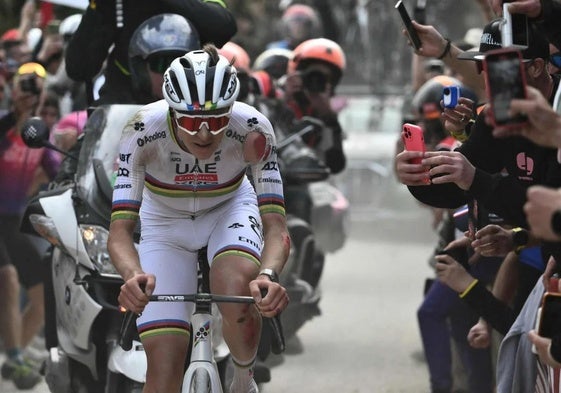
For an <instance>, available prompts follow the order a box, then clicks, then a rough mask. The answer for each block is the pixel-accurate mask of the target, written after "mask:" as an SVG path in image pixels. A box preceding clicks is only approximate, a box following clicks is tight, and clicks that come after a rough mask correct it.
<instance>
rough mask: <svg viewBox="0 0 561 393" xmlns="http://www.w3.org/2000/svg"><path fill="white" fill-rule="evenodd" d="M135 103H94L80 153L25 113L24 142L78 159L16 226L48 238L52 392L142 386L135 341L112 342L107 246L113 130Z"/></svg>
mask: <svg viewBox="0 0 561 393" xmlns="http://www.w3.org/2000/svg"><path fill="white" fill-rule="evenodd" d="M138 108H139V107H138V106H136V105H119V106H112V107H100V108H97V109H95V110H94V111H93V112H92V113H91V115H90V116H89V118H88V121H87V123H86V126H85V132H84V135H83V138H84V139H83V143H82V146H81V150H80V154H79V157H75V156H72V155H71V154H68V153H65V152H61V151H60V150H58V149H57V148H56V147H54V146H53V145H51V144H50V143H49V142H48V138H49V130H48V128H47V127H46V125H45V124H44V123H42V122H41V120H40V119H37V118H33V119H31V120H30V121H28V123H26V125H25V126H24V129H23V132H22V137H23V139H24V141H25V142H26V144H27V145H28V146H30V147H47V148H52V149H55V150H57V151H59V152H61V153H63V154H65V155H67V156H69V158H68V159H67V160H69V161H71V162H74V166H75V167H76V174H75V176H74V178H73V179H72V178H68V179H66V181H63V182H60V183H51V185H50V187H49V189H48V190H47V191H42V192H40V193H39V194H38V195H37V196H36V197H35V198H34V199H32V200H31V201H30V203H29V205H28V207H27V210H26V212H25V216H24V220H23V225H22V231H24V232H27V233H31V234H35V235H37V234H38V235H40V236H42V237H44V238H45V239H47V240H48V241H49V242H50V243H51V245H52V247H51V250H50V256H49V258H48V259H49V263H50V274H49V276H48V277H47V278H46V282H45V311H46V312H45V315H46V319H45V342H46V345H47V349H48V350H49V357H48V358H47V361H46V365H45V380H46V382H47V385H48V387H49V389H50V390H51V391H52V392H57V393H59V392H61V393H67V392H68V393H74V392H87V393H102V392H103V393H109V392H111V393H112V392H115V393H116V392H129V393H132V392H141V391H142V387H143V382H144V378H145V370H146V356H145V355H144V352H143V350H142V345H141V344H140V342H135V345H134V346H133V349H132V350H131V351H129V352H124V351H123V350H122V349H121V348H120V347H119V346H118V339H119V331H120V328H121V322H122V318H123V317H122V315H123V314H122V312H121V310H120V309H119V305H118V303H117V296H118V294H119V291H120V287H121V285H122V284H123V281H122V279H121V277H120V275H119V274H118V273H117V271H116V270H115V269H114V267H113V265H112V264H111V260H110V258H109V254H108V252H107V238H108V234H109V231H108V228H109V219H110V213H111V199H112V193H113V190H112V186H111V184H112V183H111V179H112V176H114V173H115V171H116V170H117V169H118V166H117V160H116V159H117V155H118V154H117V148H118V145H119V138H120V134H121V130H122V128H123V126H124V124H125V122H126V121H127V120H128V118H129V117H130V116H131V115H132V114H133V113H134V112H135V111H136V110H137V109H138Z"/></svg>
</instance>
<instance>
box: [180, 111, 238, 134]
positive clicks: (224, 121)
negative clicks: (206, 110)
mask: <svg viewBox="0 0 561 393" xmlns="http://www.w3.org/2000/svg"><path fill="white" fill-rule="evenodd" d="M174 117H175V123H176V124H177V127H178V128H179V129H180V130H181V131H185V132H186V133H187V134H189V135H191V136H194V135H197V133H198V132H199V131H200V130H201V128H202V127H203V126H206V128H207V129H208V131H209V132H210V133H211V134H212V135H218V134H220V133H221V132H222V131H224V130H225V129H226V128H227V127H228V123H229V122H230V113H226V114H224V113H222V114H219V115H203V116H201V115H196V116H194V115H188V114H186V113H181V112H177V111H176V112H175V116H174Z"/></svg>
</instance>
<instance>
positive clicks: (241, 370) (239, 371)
mask: <svg viewBox="0 0 561 393" xmlns="http://www.w3.org/2000/svg"><path fill="white" fill-rule="evenodd" d="M232 361H233V363H234V376H233V378H232V384H231V385H230V393H259V390H258V389H257V384H256V383H255V381H254V380H253V369H254V368H255V357H254V358H253V359H251V360H250V361H249V362H240V361H239V360H237V359H235V358H234V357H233V356H232Z"/></svg>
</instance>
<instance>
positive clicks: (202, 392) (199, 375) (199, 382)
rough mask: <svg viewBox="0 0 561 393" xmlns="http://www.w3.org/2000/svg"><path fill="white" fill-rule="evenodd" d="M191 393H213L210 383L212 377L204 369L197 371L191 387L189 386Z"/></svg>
mask: <svg viewBox="0 0 561 393" xmlns="http://www.w3.org/2000/svg"><path fill="white" fill-rule="evenodd" d="M189 393H212V387H211V382H210V375H209V374H208V371H207V370H205V369H204V368H198V369H197V370H195V373H194V375H193V379H192V380H191V386H189Z"/></svg>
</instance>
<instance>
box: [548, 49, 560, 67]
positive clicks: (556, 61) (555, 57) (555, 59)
mask: <svg viewBox="0 0 561 393" xmlns="http://www.w3.org/2000/svg"><path fill="white" fill-rule="evenodd" d="M549 62H550V63H551V64H553V65H554V66H555V67H557V68H561V52H557V53H553V54H551V55H549Z"/></svg>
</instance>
